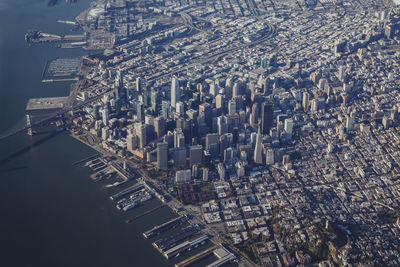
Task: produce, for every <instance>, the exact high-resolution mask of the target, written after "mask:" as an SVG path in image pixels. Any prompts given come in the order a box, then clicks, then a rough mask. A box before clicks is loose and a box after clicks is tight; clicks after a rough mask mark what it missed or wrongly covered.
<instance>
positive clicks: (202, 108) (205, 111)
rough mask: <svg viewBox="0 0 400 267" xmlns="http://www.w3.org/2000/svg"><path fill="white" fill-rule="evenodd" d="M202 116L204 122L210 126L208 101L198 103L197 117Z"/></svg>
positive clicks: (210, 116) (210, 115) (210, 114)
mask: <svg viewBox="0 0 400 267" xmlns="http://www.w3.org/2000/svg"><path fill="white" fill-rule="evenodd" d="M200 118H203V120H204V123H205V124H206V125H207V126H208V127H211V118H212V111H211V105H210V104H209V103H202V104H200V105H199V119H200Z"/></svg>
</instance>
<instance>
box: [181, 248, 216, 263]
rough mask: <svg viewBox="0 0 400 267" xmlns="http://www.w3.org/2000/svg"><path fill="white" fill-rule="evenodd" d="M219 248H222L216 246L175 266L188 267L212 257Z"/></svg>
mask: <svg viewBox="0 0 400 267" xmlns="http://www.w3.org/2000/svg"><path fill="white" fill-rule="evenodd" d="M219 247H220V246H219V245H215V246H213V247H210V248H208V249H206V250H203V251H202V252H200V253H197V254H196V255H194V256H192V257H190V258H187V259H185V260H183V261H181V262H178V263H177V264H175V267H185V266H188V265H190V264H193V263H195V262H198V261H199V260H201V259H204V258H205V257H207V256H209V255H211V254H212V253H213V252H214V250H216V249H218V248H219Z"/></svg>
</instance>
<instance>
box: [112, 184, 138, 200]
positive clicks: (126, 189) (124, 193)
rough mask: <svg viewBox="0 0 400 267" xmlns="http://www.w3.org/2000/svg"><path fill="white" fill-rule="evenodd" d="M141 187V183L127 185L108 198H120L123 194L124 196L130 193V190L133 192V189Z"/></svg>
mask: <svg viewBox="0 0 400 267" xmlns="http://www.w3.org/2000/svg"><path fill="white" fill-rule="evenodd" d="M143 187H144V186H143V185H142V184H135V185H132V186H130V187H128V188H125V189H124V190H122V191H120V192H118V193H116V194H114V195H112V196H111V197H110V199H111V200H116V199H118V198H121V197H123V196H125V195H128V194H129V193H132V192H134V191H137V190H140V189H142V188H143Z"/></svg>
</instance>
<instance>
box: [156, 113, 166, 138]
mask: <svg viewBox="0 0 400 267" xmlns="http://www.w3.org/2000/svg"><path fill="white" fill-rule="evenodd" d="M154 131H155V133H156V134H157V138H161V137H162V136H164V134H165V119H164V117H163V116H159V117H157V118H155V119H154Z"/></svg>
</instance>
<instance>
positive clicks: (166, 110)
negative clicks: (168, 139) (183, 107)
mask: <svg viewBox="0 0 400 267" xmlns="http://www.w3.org/2000/svg"><path fill="white" fill-rule="evenodd" d="M170 110H171V107H170V102H169V101H166V100H163V101H162V102H161V114H162V116H163V117H164V119H168V118H169V115H170V114H171V111H170Z"/></svg>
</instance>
